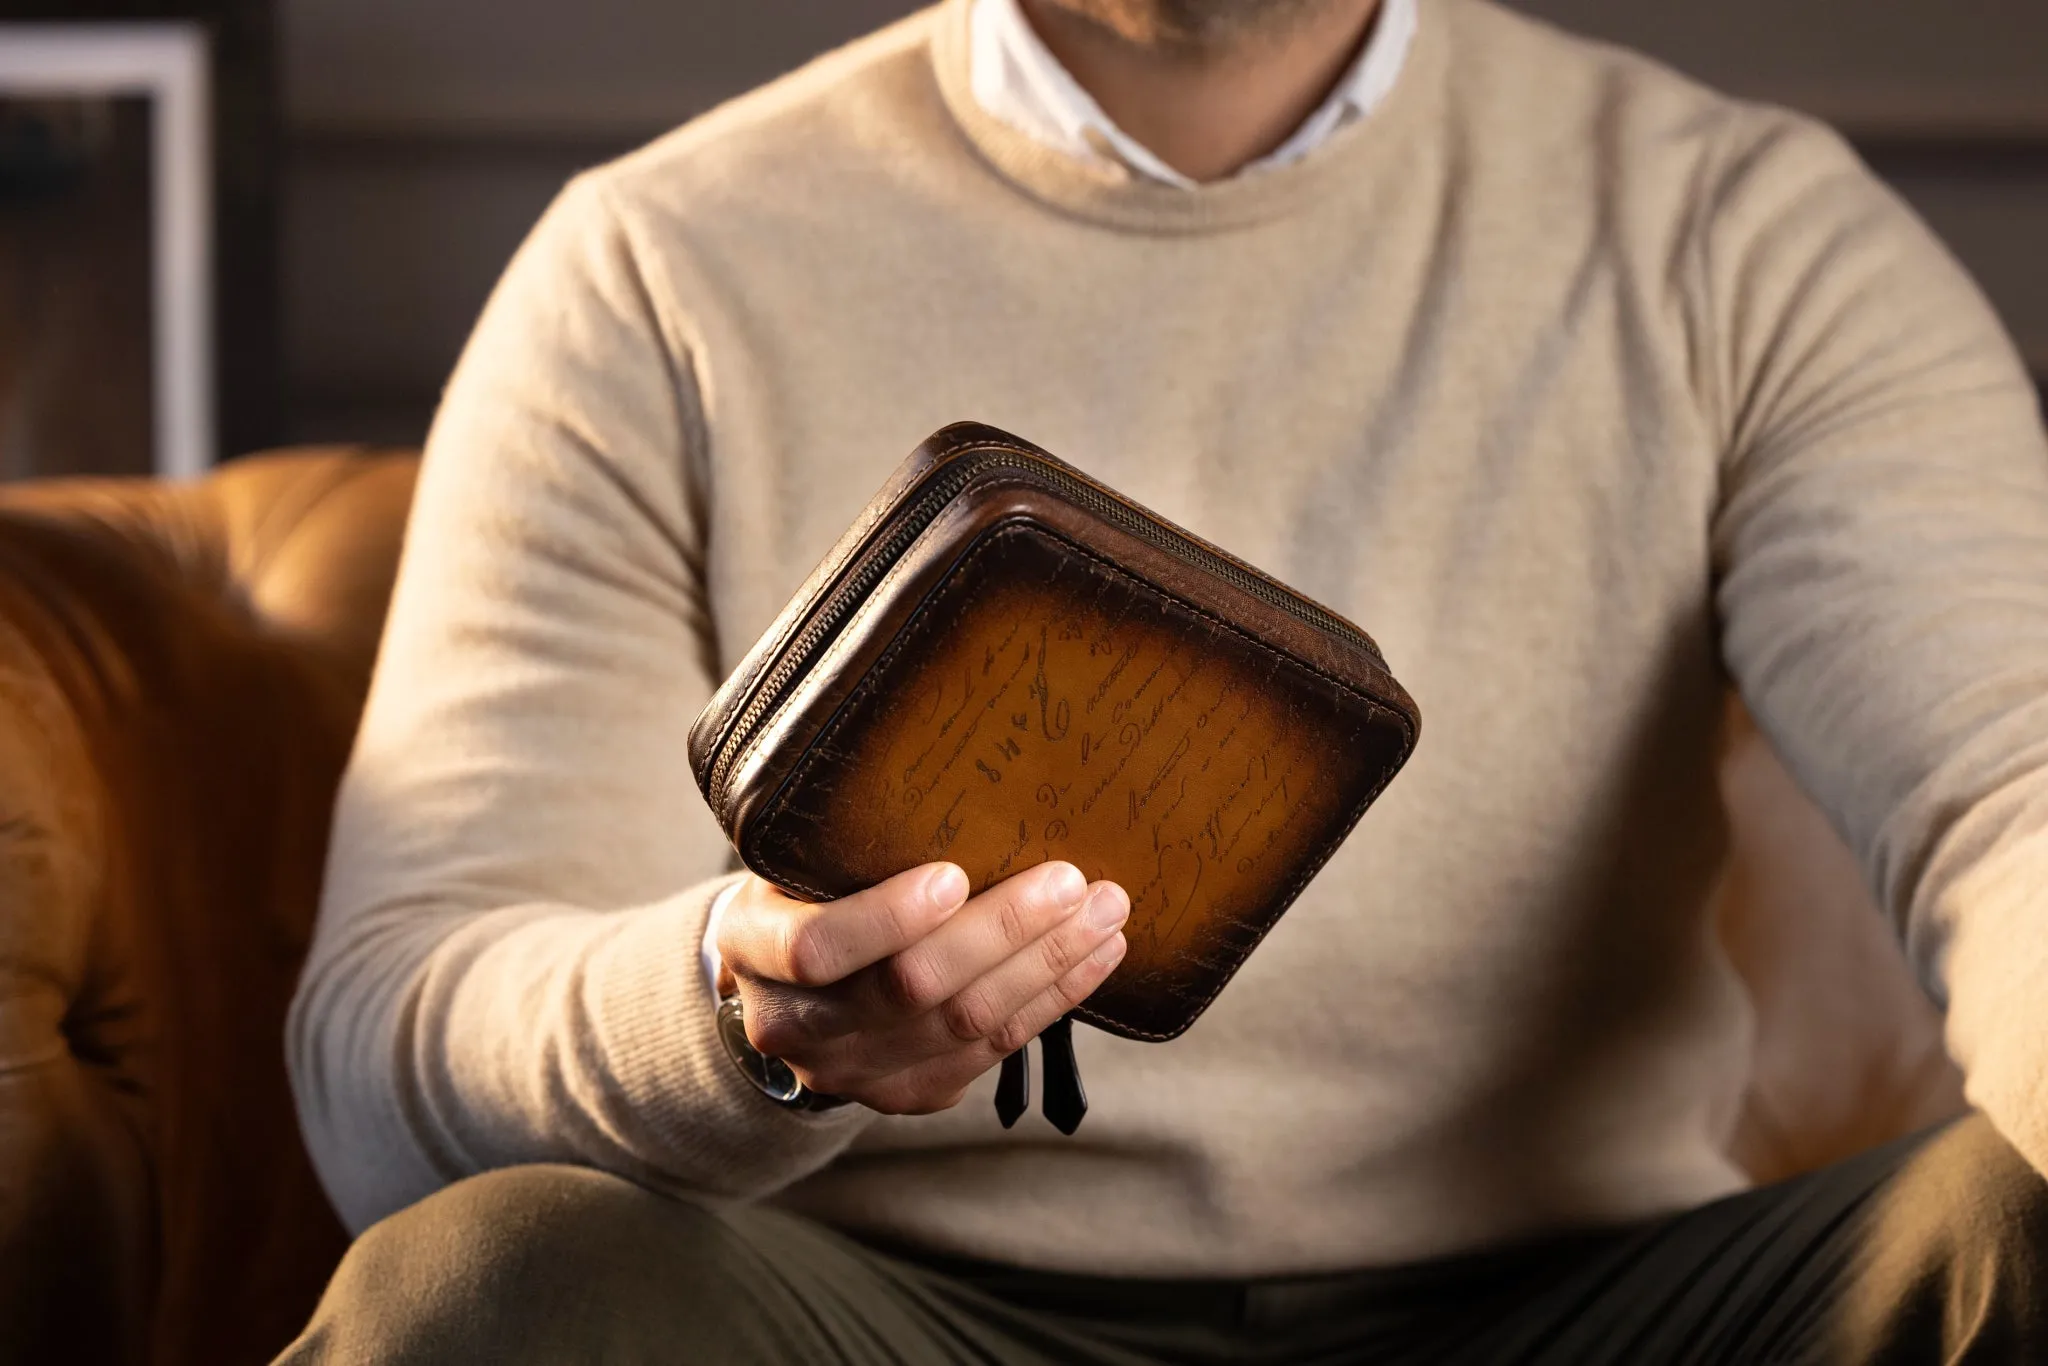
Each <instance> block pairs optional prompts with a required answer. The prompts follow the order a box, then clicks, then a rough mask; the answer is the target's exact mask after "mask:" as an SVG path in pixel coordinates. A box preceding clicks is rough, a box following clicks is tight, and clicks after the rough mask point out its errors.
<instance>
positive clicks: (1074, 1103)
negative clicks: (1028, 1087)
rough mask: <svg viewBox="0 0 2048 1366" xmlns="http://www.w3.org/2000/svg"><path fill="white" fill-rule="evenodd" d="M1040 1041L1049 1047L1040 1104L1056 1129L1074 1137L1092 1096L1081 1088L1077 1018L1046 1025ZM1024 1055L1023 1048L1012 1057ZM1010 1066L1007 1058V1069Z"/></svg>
mask: <svg viewBox="0 0 2048 1366" xmlns="http://www.w3.org/2000/svg"><path fill="white" fill-rule="evenodd" d="M1038 1041H1039V1043H1040V1044H1042V1045H1043V1046H1044V1048H1045V1094H1044V1095H1043V1096H1042V1097H1041V1098H1040V1100H1039V1104H1040V1105H1041V1106H1042V1107H1043V1108H1044V1110H1045V1117H1046V1118H1047V1119H1049V1120H1051V1121H1052V1124H1053V1127H1054V1128H1055V1129H1058V1130H1059V1131H1060V1132H1061V1133H1063V1134H1069V1135H1071V1134H1072V1133H1073V1132H1074V1130H1076V1129H1078V1128H1080V1127H1081V1121H1082V1120H1083V1119H1084V1118H1086V1117H1087V1114H1088V1093H1087V1092H1086V1091H1084V1090H1082V1089H1081V1068H1080V1066H1079V1065H1078V1064H1077V1063H1075V1061H1074V1017H1073V1016H1071V1015H1062V1016H1060V1017H1059V1018H1058V1019H1057V1020H1054V1021H1053V1022H1052V1023H1051V1024H1050V1025H1048V1026H1046V1030H1045V1032H1044V1033H1043V1034H1040V1035H1039V1036H1038ZM1022 1052H1023V1050H1022V1049H1019V1050H1018V1052H1017V1053H1012V1054H1011V1055H1010V1057H1013V1058H1014V1057H1016V1056H1018V1054H1020V1053H1022ZM1008 1065H1009V1059H1007V1058H1006V1059H1004V1066H1005V1067H1007V1066H1008ZM1007 1076H1008V1074H1007V1073H1005V1078H1006V1079H1007ZM1019 1094H1022V1093H1021V1091H1020V1092H1019Z"/></svg>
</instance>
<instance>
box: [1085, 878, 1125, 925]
mask: <svg viewBox="0 0 2048 1366" xmlns="http://www.w3.org/2000/svg"><path fill="white" fill-rule="evenodd" d="M1130 914H1131V903H1130V902H1129V901H1127V900H1125V899H1124V890H1123V888H1121V887H1119V886H1117V885H1116V884H1115V883H1114V882H1111V883H1106V884H1104V885H1103V886H1100V887H1097V888H1096V889H1095V894H1094V895H1093V896H1091V897H1089V898H1088V909H1087V910H1085V911H1083V912H1081V915H1082V917H1083V920H1084V923H1086V924H1087V926H1088V928H1089V929H1091V930H1113V929H1115V928H1116V927H1117V926H1119V925H1121V924H1123V923H1124V921H1125V920H1127V919H1129V918H1130Z"/></svg>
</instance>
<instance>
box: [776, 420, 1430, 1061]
mask: <svg viewBox="0 0 2048 1366" xmlns="http://www.w3.org/2000/svg"><path fill="white" fill-rule="evenodd" d="M1001 449H1005V450H1013V451H1017V453H1018V454H1020V455H1029V454H1031V452H1028V451H1021V450H1018V449H1017V448H1016V447H1002V448H1001ZM1031 532H1036V533H1038V534H1040V535H1043V536H1047V537H1049V538H1051V539H1053V540H1056V541H1059V542H1060V543H1061V544H1063V545H1065V546H1067V547H1068V548H1069V549H1071V550H1073V551H1075V552H1076V553H1078V554H1080V555H1084V556H1086V557H1087V558H1088V559H1090V560H1093V561H1094V562H1095V563H1096V564H1097V565H1099V566H1101V567H1102V568H1103V569H1104V570H1106V571H1108V572H1109V573H1111V574H1113V575H1115V576H1116V577H1118V578H1120V579H1123V580H1125V581H1127V582H1128V583H1130V584H1132V585H1134V586H1135V587H1137V588H1138V589H1140V590H1142V591H1145V592H1149V593H1151V594H1153V595H1155V596H1156V597H1159V598H1162V599H1164V600H1166V601H1168V602H1172V603H1175V604H1177V605H1179V606H1180V607H1181V608H1182V610H1184V611H1187V612H1191V613H1193V614H1194V615H1195V616H1198V617H1201V618H1202V619H1204V620H1206V621H1209V622H1211V623H1213V624H1215V625H1216V626H1219V627H1221V628H1222V629H1223V630H1225V631H1228V632H1230V633H1231V634H1232V635H1234V636H1236V637H1238V638H1239V639H1240V640H1242V641H1244V642H1245V643H1246V644H1248V645H1250V646H1252V647H1253V648H1254V649H1257V650H1260V651H1263V652H1264V653H1266V654H1267V655H1269V656H1271V657H1272V658H1274V659H1276V660H1278V661H1280V662H1281V663H1283V664H1287V665H1291V666H1293V667H1294V668H1297V669H1300V670H1302V671H1304V672H1306V673H1309V674H1312V675H1314V676H1315V677H1317V678H1320V679H1322V680H1323V681H1325V682H1327V683H1330V684H1332V685H1334V686H1336V687H1338V688H1341V689H1343V690H1344V691H1345V692H1347V693H1349V694H1351V695H1352V696H1353V697H1355V698H1357V699H1358V700H1359V701H1361V702H1363V703H1364V704H1365V705H1366V708H1367V709H1368V711H1369V712H1370V713H1372V714H1374V715H1384V716H1386V717H1389V718H1391V719H1392V720H1393V721H1394V722H1395V723H1396V725H1398V726H1399V728H1400V730H1401V735H1402V747H1401V762H1400V763H1396V764H1394V765H1392V766H1390V767H1389V768H1388V770H1387V772H1386V773H1385V774H1384V775H1382V776H1381V778H1380V780H1379V782H1378V783H1376V784H1374V785H1373V788H1372V790H1371V791H1369V792H1367V793H1366V794H1365V796H1364V797H1363V798H1361V799H1360V801H1359V802H1358V804H1357V806H1356V807H1355V808H1353V810H1352V812H1351V817H1350V819H1349V820H1347V821H1345V823H1344V827H1343V829H1342V830H1341V831H1339V832H1338V834H1337V835H1336V837H1335V838H1334V839H1332V840H1330V841H1329V842H1328V843H1327V844H1326V845H1325V846H1324V847H1323V849H1322V852H1321V853H1319V854H1318V855H1317V856H1316V857H1315V858H1314V859H1313V860H1311V861H1310V862H1309V863H1308V864H1307V865H1306V866H1305V867H1304V869H1303V871H1302V873H1301V875H1300V876H1299V877H1297V878H1296V879H1295V880H1294V882H1293V883H1292V884H1291V885H1290V886H1289V887H1288V888H1287V891H1286V894H1285V895H1284V896H1283V897H1282V898H1281V899H1280V900H1279V902H1278V904H1277V906H1276V907H1275V909H1274V911H1273V913H1272V914H1271V915H1269V916H1267V917H1266V918H1265V919H1264V920H1263V921H1261V922H1257V930H1258V933H1257V934H1256V935H1254V936H1253V937H1252V939H1251V941H1250V942H1249V943H1247V944H1246V945H1245V946H1244V948H1243V949H1242V950H1241V951H1239V952H1237V953H1235V954H1234V955H1232V956H1231V957H1230V959H1229V960H1228V966H1227V968H1226V969H1225V971H1223V972H1222V973H1220V974H1219V975H1218V976H1217V979H1216V982H1215V985H1214V986H1212V987H1211V988H1210V989H1209V991H1208V992H1207V994H1205V995H1203V996H1202V997H1201V998H1200V999H1199V1000H1198V1001H1196V1002H1195V1004H1194V1006H1193V1008H1192V1009H1191V1010H1189V1011H1187V1012H1186V1013H1185V1015H1184V1018H1183V1019H1182V1021H1181V1024H1180V1026H1179V1027H1178V1028H1176V1029H1171V1030H1165V1031H1156V1030H1146V1029H1138V1028H1134V1027H1132V1026H1130V1025H1126V1024H1122V1023H1119V1022H1116V1021H1113V1020H1111V1019H1109V1018H1108V1017H1106V1016H1103V1015H1101V1014H1099V1013H1098V1012H1095V1011H1092V1010H1090V1009H1089V1008H1088V1007H1087V1006H1086V1005H1082V1006H1078V1007H1076V1008H1075V1010H1074V1011H1073V1013H1074V1014H1075V1015H1078V1016H1080V1017H1081V1018H1082V1019H1083V1020H1086V1021H1088V1022H1089V1023H1090V1024H1093V1025H1096V1026H1097V1027H1099V1028H1102V1029H1105V1030H1107V1031H1108V1032H1110V1033H1113V1034H1117V1035H1121V1036H1122V1037H1124V1038H1131V1039H1142V1040H1145V1041H1147V1042H1153V1043H1160V1042H1164V1041H1166V1040H1168V1039H1172V1038H1176V1037H1178V1036H1179V1035H1180V1034H1182V1033H1184V1032H1186V1030H1187V1029H1188V1028H1189V1027H1190V1026H1192V1025H1193V1024H1194V1022H1195V1021H1196V1020H1197V1019H1199V1018H1200V1017H1201V1015H1202V1013H1203V1012H1204V1011H1206V1010H1208V1008H1209V1007H1210V1005H1211V1004H1213V1003H1214V1002H1215V1000H1216V997H1217V996H1218V995H1220V994H1221V993H1222V991H1223V988H1224V987H1226V986H1228V985H1229V984H1230V980H1231V978H1233V977H1235V976H1236V975H1237V971H1238V969H1239V968H1241V967H1243V966H1244V963H1245V960H1246V959H1247V958H1250V957H1251V955H1252V951H1253V950H1254V949H1256V948H1258V946H1259V945H1260V944H1261V943H1262V942H1264V940H1265V938H1266V935H1267V934H1268V933H1270V932H1271V930H1272V928H1273V926H1275V925H1277V924H1279V923H1280V917H1281V916H1283V915H1285V914H1286V913H1287V910H1288V908H1289V907H1291V906H1292V905H1293V904H1294V902H1295V900H1296V898H1298V897H1299V896H1300V895H1301V893H1302V890H1303V889H1304V888H1305V887H1307V886H1308V884H1309V882H1310V881H1311V880H1313V879H1314V877H1315V876H1316V874H1317V873H1320V872H1321V871H1322V870H1323V866H1324V865H1325V864H1326V863H1328V862H1329V861H1330V859H1331V858H1332V857H1333V856H1334V855H1335V854H1336V852H1337V850H1338V848H1339V847H1340V846H1342V845H1343V843H1344V841H1345V840H1347V839H1349V838H1350V836H1351V832H1352V831H1353V830H1354V829H1356V828H1357V826H1358V822H1359V821H1360V820H1362V819H1364V817H1365V813H1366V811H1367V809H1368V808H1370V807H1371V806H1372V804H1373V803H1374V802H1375V801H1377V800H1378V799H1379V795H1380V793H1381V792H1383V791H1385V790H1386V786H1387V784H1388V783H1390V782H1392V781H1393V778H1394V774H1395V773H1396V772H1397V771H1399V769H1400V768H1401V767H1402V766H1403V765H1404V764H1405V763H1406V762H1407V758H1408V755H1409V754H1410V753H1411V752H1413V750H1414V746H1415V731H1414V727H1413V726H1411V725H1410V724H1409V722H1408V718H1407V717H1406V716H1404V715H1402V714H1401V713H1400V712H1398V711H1396V710H1394V709H1393V708H1392V707H1389V706H1387V705H1386V704H1385V703H1383V702H1381V701H1380V700H1379V699H1378V698H1375V697H1373V696H1371V695H1370V694H1368V693H1364V692H1361V691H1360V690H1359V689H1358V688H1357V687H1355V686H1353V685H1352V684H1351V683H1349V682H1346V681H1345V680H1344V679H1341V678H1338V677H1336V676H1335V675H1333V674H1331V673H1329V672H1328V671H1326V670H1323V669H1320V668H1318V667H1316V666H1315V665H1314V664H1312V663H1310V662H1309V661H1308V660H1305V659H1300V658H1297V657H1296V656H1294V655H1292V654H1289V653H1287V652H1286V651H1284V650H1281V649H1277V648H1275V647H1274V646H1272V645H1269V644H1267V643H1266V642H1265V641H1263V640H1260V639H1259V638H1258V637H1256V636H1254V635H1252V634H1250V633H1249V632H1247V631H1246V630H1244V629H1243V628H1242V627H1240V626H1237V625H1236V624H1235V623H1233V622H1230V621H1226V620H1224V619H1223V618H1222V617H1219V616H1217V615H1216V614H1215V613H1213V612H1210V611H1208V610H1207V609H1205V608H1203V607H1201V606H1200V605H1199V604H1196V603H1193V602H1189V601H1188V600H1187V599H1186V598H1184V597H1182V596H1181V595H1180V594H1179V593H1176V592H1174V591H1173V590H1172V589H1170V588H1166V587H1164V586H1162V585H1159V584H1155V583H1153V582H1152V581H1150V580H1149V579H1142V578H1139V577H1138V576H1137V575H1135V574H1133V573H1131V572H1130V571H1129V570H1127V569H1125V568H1124V567H1123V566H1121V565H1119V564H1117V563H1115V562H1114V561H1112V560H1109V559H1107V558H1105V557H1103V556H1102V555H1100V554H1097V553H1096V552H1095V551H1093V550H1091V549H1089V548H1088V547H1087V546H1084V545H1080V544H1078V543H1076V542H1075V541H1074V540H1072V539H1071V538H1070V537H1067V536H1065V535H1063V534H1061V533H1060V532H1058V531H1056V530H1054V529H1053V528H1051V527H1047V526H1045V525H1043V524H1041V523H1037V522H1029V523H1014V524H1012V525H1010V526H1007V527H1003V528H1001V529H1000V530H998V531H996V532H995V533H994V534H993V535H990V536H987V537H985V538H984V539H983V540H982V542H981V544H979V545H977V546H976V547H975V548H974V549H973V550H971V551H969V552H968V553H967V555H966V557H965V558H963V559H962V560H961V561H960V562H959V563H958V564H956V565H955V566H954V567H953V568H952V569H951V570H949V571H948V572H947V575H946V580H945V581H946V582H951V581H953V580H954V579H955V577H956V576H958V575H960V574H963V573H965V572H966V571H967V570H968V569H969V568H970V567H971V566H972V565H973V564H974V562H975V561H976V560H978V559H980V558H981V556H982V555H983V554H984V553H986V552H987V551H988V550H990V549H991V548H992V547H994V546H995V545H996V544H997V543H998V542H1000V541H1003V540H1005V539H1006V538H1007V537H1010V536H1017V535H1024V534H1027V533H1031ZM930 601H931V598H930V597H927V598H926V600H925V602H924V603H920V604H919V605H918V607H917V609H916V616H915V618H914V619H913V620H912V621H911V622H909V623H907V624H906V625H905V626H904V628H903V629H902V630H900V631H899V632H898V633H897V636H896V639H895V640H894V641H892V642H890V645H889V648H888V649H887V650H885V651H883V653H882V655H881V657H880V658H878V659H877V660H876V661H875V662H874V664H873V665H872V666H871V667H870V668H869V669H868V671H867V672H866V673H865V674H864V675H862V677H861V680H860V682H859V683H858V684H856V685H855V687H854V690H853V692H852V693H850V694H848V696H847V698H846V700H845V701H844V702H843V703H841V704H840V706H839V708H838V710H837V714H836V715H835V716H834V717H833V718H832V720H831V721H830V722H829V723H828V724H827V725H826V727H825V729H824V730H823V731H821V732H820V733H819V734H818V736H817V737H816V738H815V739H813V740H812V741H811V743H810V745H809V746H807V748H806V752H805V754H804V757H803V758H802V759H800V760H799V761H798V762H797V766H796V768H795V769H793V770H792V771H791V773H790V775H789V777H788V778H786V779H784V780H783V783H782V785H781V788H780V789H779V790H778V791H777V793H776V795H775V799H774V801H773V802H772V803H771V805H770V806H769V808H768V810H767V811H766V812H764V813H763V815H762V818H761V819H760V820H759V821H757V822H756V823H755V826H754V829H753V831H751V832H750V833H749V838H748V841H747V842H748V844H749V845H750V846H752V847H753V848H754V849H755V850H758V849H759V848H760V840H761V838H762V836H763V835H764V834H765V833H766V831H767V830H769V829H770V828H771V827H773V825H774V824H775V822H776V821H777V820H778V819H780V818H781V816H782V815H783V814H784V813H785V812H786V811H787V809H788V806H789V794H791V793H793V792H795V791H797V790H799V789H800V788H801V787H802V786H803V784H804V781H805V779H806V778H807V777H808V776H809V773H810V770H811V767H812V765H813V764H815V763H816V762H817V758H818V755H819V753H820V752H821V751H823V750H827V749H830V748H832V746H833V741H834V740H835V738H836V737H837V735H838V732H839V730H840V728H841V727H842V726H843V725H845V724H846V722H847V720H848V719H849V718H850V717H851V716H852V715H853V713H854V712H855V711H856V710H857V709H858V708H859V706H860V704H861V703H862V702H863V701H865V700H866V698H867V695H868V694H869V693H870V692H871V691H872V690H873V689H874V688H875V687H876V686H878V680H879V679H880V678H881V677H882V675H883V674H885V673H887V672H888V669H889V666H890V665H891V664H893V663H894V662H895V660H896V657H897V655H898V653H899V652H901V651H902V650H904V649H906V648H908V647H909V646H910V645H911V644H912V643H913V642H914V641H916V640H919V639H922V638H923V636H924V635H925V634H927V633H929V631H930V630H931V629H932V628H931V622H932V614H931V613H930V612H929V611H927V606H928V604H929V603H930ZM788 885H789V886H791V887H794V888H795V889H797V890H798V891H800V892H803V893H804V894H805V895H807V896H810V897H813V898H816V899H818V900H824V899H826V896H827V894H826V893H825V892H823V891H821V890H819V889H818V888H815V887H812V886H810V885H809V884H807V883H805V882H802V881H799V880H797V879H795V878H791V879H789V880H788Z"/></svg>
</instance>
